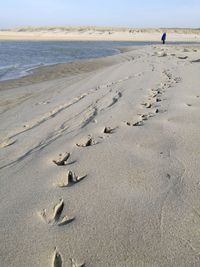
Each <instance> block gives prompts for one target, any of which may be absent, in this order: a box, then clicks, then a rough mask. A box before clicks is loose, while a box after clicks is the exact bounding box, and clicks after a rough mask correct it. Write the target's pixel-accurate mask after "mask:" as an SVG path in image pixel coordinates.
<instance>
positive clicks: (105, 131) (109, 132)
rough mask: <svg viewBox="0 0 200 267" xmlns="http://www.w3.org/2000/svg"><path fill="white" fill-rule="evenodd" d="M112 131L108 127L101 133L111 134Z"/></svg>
mask: <svg viewBox="0 0 200 267" xmlns="http://www.w3.org/2000/svg"><path fill="white" fill-rule="evenodd" d="M113 131H114V129H112V128H110V127H105V128H104V130H103V132H104V133H105V134H112V133H113Z"/></svg>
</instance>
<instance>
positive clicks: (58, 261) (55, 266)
mask: <svg viewBox="0 0 200 267" xmlns="http://www.w3.org/2000/svg"><path fill="white" fill-rule="evenodd" d="M62 266H63V259H62V256H61V254H60V253H59V252H58V250H57V248H55V250H54V253H53V259H52V267H62Z"/></svg>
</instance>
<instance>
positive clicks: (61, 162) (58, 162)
mask: <svg viewBox="0 0 200 267" xmlns="http://www.w3.org/2000/svg"><path fill="white" fill-rule="evenodd" d="M69 157H70V153H67V152H66V153H65V155H64V156H63V155H62V154H60V155H59V158H58V160H53V162H54V163H55V164H56V165H58V166H65V165H67V160H68V159H69Z"/></svg>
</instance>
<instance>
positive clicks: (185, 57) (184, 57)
mask: <svg viewBox="0 0 200 267" xmlns="http://www.w3.org/2000/svg"><path fill="white" fill-rule="evenodd" d="M178 58H179V59H187V58H188V56H181V57H178Z"/></svg>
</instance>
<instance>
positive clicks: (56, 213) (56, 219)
mask: <svg viewBox="0 0 200 267" xmlns="http://www.w3.org/2000/svg"><path fill="white" fill-rule="evenodd" d="M63 208H64V200H63V199H60V200H59V203H58V204H56V205H55V206H54V208H53V216H52V218H50V219H47V213H46V209H44V210H43V211H42V212H40V216H41V218H42V220H43V221H44V222H45V223H47V224H50V225H58V226H62V225H65V224H68V223H70V222H72V221H73V220H74V219H75V217H68V216H66V215H65V216H64V217H62V218H61V214H62V211H63Z"/></svg>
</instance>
